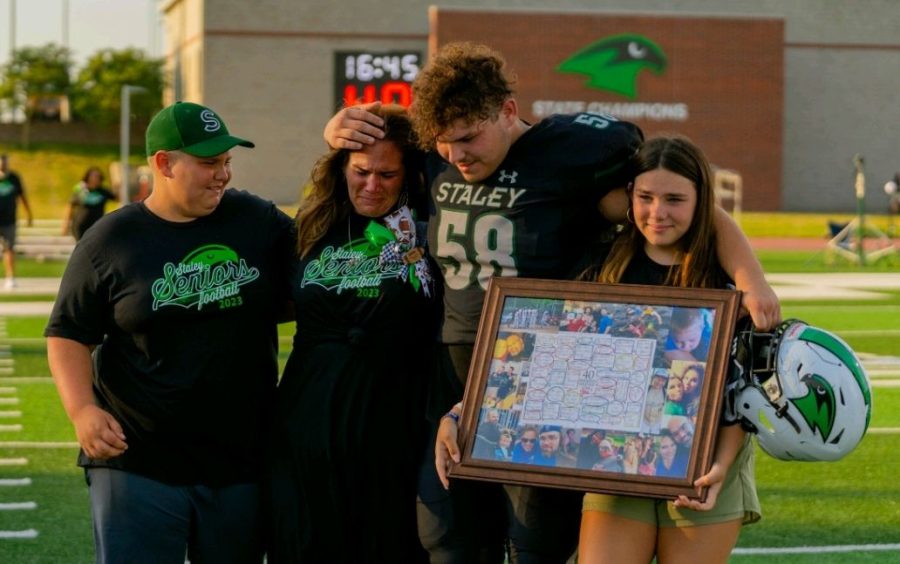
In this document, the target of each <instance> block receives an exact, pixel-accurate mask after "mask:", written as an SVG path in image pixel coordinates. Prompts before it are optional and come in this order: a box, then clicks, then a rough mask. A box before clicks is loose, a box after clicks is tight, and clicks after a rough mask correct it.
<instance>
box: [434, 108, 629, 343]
mask: <svg viewBox="0 0 900 564" xmlns="http://www.w3.org/2000/svg"><path fill="white" fill-rule="evenodd" d="M641 139H642V136H641V131H640V130H639V129H638V128H637V126H635V125H633V124H630V123H627V122H620V121H616V120H615V119H614V118H609V117H605V116H600V115H598V114H586V113H585V114H577V115H559V116H551V117H549V118H547V119H545V120H543V121H541V122H539V123H538V124H536V125H534V126H533V127H531V128H530V129H529V130H527V131H526V132H525V133H523V134H522V136H521V137H520V138H519V139H517V140H516V142H515V143H513V145H512V147H510V150H509V153H508V154H507V155H506V158H505V159H504V160H503V162H502V163H501V164H500V166H499V167H498V169H497V170H496V171H495V172H494V173H493V174H492V175H491V176H490V177H488V178H487V179H485V180H484V181H483V182H479V183H475V184H471V183H468V182H467V181H466V180H465V179H464V178H463V176H462V175H461V174H460V173H459V171H458V170H457V169H456V167H454V166H453V165H451V164H450V163H448V162H446V161H444V160H443V159H441V158H440V157H439V156H438V155H437V154H431V155H430V157H429V160H428V181H429V186H430V187H431V194H430V197H431V202H430V204H431V210H430V211H431V214H432V216H433V217H432V218H431V221H430V222H429V230H428V243H429V246H430V249H431V252H432V254H433V255H434V257H435V260H436V261H437V262H438V264H439V265H440V268H441V271H442V273H443V275H444V308H445V310H444V325H443V341H444V342H445V343H448V344H464V343H472V342H474V340H475V332H476V329H477V326H478V319H479V316H480V315H481V306H482V302H483V300H484V292H485V289H486V288H487V283H488V280H489V279H490V277H491V276H519V277H528V278H557V279H559V278H564V277H567V276H569V275H570V274H571V271H572V269H573V267H574V266H575V265H576V263H577V262H578V260H579V259H580V258H581V257H582V256H583V255H584V252H585V247H586V246H587V244H588V241H589V240H591V239H593V238H594V237H596V236H597V233H598V232H599V231H602V230H604V229H605V228H606V227H608V224H607V223H606V222H605V220H604V219H603V218H602V217H601V215H600V214H599V212H598V211H597V202H598V201H599V200H600V199H601V198H602V197H603V196H604V195H605V194H606V193H607V192H608V191H609V190H611V189H613V188H616V187H619V186H624V185H625V183H626V182H627V181H628V166H627V164H628V162H629V159H630V158H631V157H632V156H633V155H634V154H635V152H636V151H637V149H638V148H639V146H640V143H641Z"/></svg>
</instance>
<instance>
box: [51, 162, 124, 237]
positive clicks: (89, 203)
mask: <svg viewBox="0 0 900 564" xmlns="http://www.w3.org/2000/svg"><path fill="white" fill-rule="evenodd" d="M118 199H119V198H118V197H117V196H116V195H115V194H114V193H112V192H110V191H109V189H107V188H106V187H105V186H103V172H102V171H101V170H100V169H99V168H98V167H96V166H92V167H90V168H89V169H87V172H85V173H84V176H83V177H82V179H81V181H80V182H79V183H78V184H76V185H75V188H73V189H72V198H71V199H70V200H69V203H68V205H67V206H66V213H65V215H64V216H63V233H62V234H63V235H68V234H70V233H71V234H72V236H73V237H75V240H76V241H80V240H81V238H82V237H83V236H84V232H85V231H87V229H88V227H90V226H91V225H93V224H95V223H97V220H98V219H100V218H101V217H103V214H104V213H105V212H106V202H108V201H116V200H118Z"/></svg>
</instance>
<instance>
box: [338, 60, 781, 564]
mask: <svg viewBox="0 0 900 564" xmlns="http://www.w3.org/2000/svg"><path fill="white" fill-rule="evenodd" d="M413 94H414V103H413V107H412V109H411V113H412V118H413V124H414V126H415V128H416V133H417V134H418V135H419V140H420V143H421V144H422V145H423V147H424V148H426V149H428V150H429V159H428V170H427V173H428V178H427V181H428V185H429V186H430V192H431V200H432V204H433V206H432V210H431V217H430V218H429V230H428V245H429V250H430V252H431V253H432V255H434V257H435V259H436V260H437V262H438V263H439V265H440V266H441V270H442V272H443V275H444V285H445V288H444V308H445V309H444V324H443V330H442V340H443V344H444V346H443V347H442V350H443V353H444V358H443V359H442V360H441V364H440V366H441V370H439V372H440V374H439V376H438V377H437V381H436V383H435V386H434V389H432V391H431V393H432V397H433V398H435V402H434V403H435V404H437V407H438V408H441V409H444V410H445V409H447V408H448V407H450V405H452V402H453V401H457V400H458V399H459V398H460V397H462V389H463V386H464V383H465V379H466V377H467V374H468V368H469V362H470V360H471V356H472V346H473V343H474V340H475V333H476V330H477V326H478V320H479V316H480V313H481V307H482V302H483V297H484V292H485V289H486V287H487V282H488V279H489V278H490V277H491V276H520V277H529V278H551V279H554V278H555V279H561V278H567V277H571V276H573V275H574V274H576V273H575V272H573V270H574V269H575V267H576V265H577V264H578V262H579V260H580V259H581V258H582V257H583V256H584V254H585V253H586V251H587V249H588V248H589V246H590V243H591V242H592V241H594V240H595V238H596V237H597V234H598V232H600V231H602V230H604V229H605V227H607V226H609V224H610V221H620V220H623V219H624V216H625V210H626V208H627V200H626V198H625V193H624V190H623V189H621V187H623V186H624V184H625V182H627V179H628V174H627V173H628V171H627V163H628V161H629V159H630V158H631V156H632V155H633V154H634V153H635V152H636V151H637V149H638V148H639V146H640V144H641V142H642V135H641V132H640V130H639V129H638V128H637V127H636V126H634V125H633V124H629V123H626V122H621V121H618V120H616V119H615V118H612V117H610V116H605V115H599V114H588V113H583V114H577V115H565V116H551V117H549V118H546V119H544V120H542V121H541V122H539V123H537V124H534V125H531V124H528V123H526V122H525V121H523V120H521V119H520V118H519V114H518V105H517V103H516V100H515V98H514V96H513V90H512V87H511V80H510V79H509V78H508V76H507V75H506V73H505V69H504V61H503V58H502V56H501V55H500V54H499V53H497V52H495V51H493V50H491V49H490V48H488V47H486V46H483V45H474V44H468V43H455V44H448V45H446V46H444V47H442V48H441V49H440V51H439V52H438V53H437V54H436V56H435V57H433V58H432V59H431V61H430V62H429V63H428V65H427V66H426V67H425V68H424V69H423V70H422V72H421V73H420V74H419V76H418V77H417V78H416V80H415V82H414V84H413ZM369 107H370V106H365V105H364V106H357V107H352V108H346V109H344V110H341V111H340V112H338V114H336V115H335V116H334V117H333V118H332V119H331V120H330V121H329V123H328V125H327V126H326V129H325V139H326V141H327V142H328V143H329V144H330V145H332V146H334V147H345V148H349V149H355V148H359V147H360V146H361V145H362V144H363V143H371V142H372V141H373V139H375V138H380V137H381V135H382V133H381V130H380V129H379V126H380V120H379V119H378V118H377V116H374V115H372V114H371V113H369V112H368V111H367V110H368V108H369ZM598 208H599V212H598ZM720 216H721V217H720V221H719V222H718V223H719V227H720V231H721V238H720V239H721V240H720V243H719V249H720V252H719V254H720V255H722V256H724V257H725V260H722V262H723V264H724V266H725V267H726V269H727V270H728V271H729V272H730V273H731V274H732V275H733V277H734V279H735V280H736V281H737V283H738V287H739V288H741V289H744V290H745V291H746V290H749V293H748V294H747V295H746V296H745V305H746V306H747V307H748V309H750V311H751V314H753V315H754V319H755V320H756V321H757V324H758V325H759V326H771V325H772V324H774V322H775V321H777V319H778V318H779V317H780V312H779V308H778V302H777V299H775V296H774V293H772V291H771V289H770V288H769V287H768V285H767V284H766V283H765V279H764V277H763V275H762V270H761V268H760V267H759V263H758V262H757V261H756V258H755V256H754V255H753V253H752V250H751V249H750V247H749V244H748V243H747V241H746V239H745V238H744V237H743V235H742V234H741V233H740V230H739V229H738V228H737V227H736V226H735V225H734V223H733V222H731V221H730V219H729V218H728V217H727V215H725V214H724V212H722V213H720ZM725 249H727V252H723V250H725ZM448 390H449V391H448ZM444 421H451V420H449V419H445V420H444ZM448 424H449V423H448ZM454 438H455V431H454ZM447 448H448V446H447V445H445V444H443V443H442V444H438V445H437V447H436V450H437V456H438V458H439V459H438V461H437V463H438V467H439V471H440V476H438V475H436V474H435V470H434V468H429V464H428V463H427V462H426V464H425V465H424V466H423V474H422V478H421V481H420V498H421V503H420V507H419V509H420V513H419V516H420V521H419V527H420V531H419V533H420V538H421V540H422V542H423V545H424V546H425V548H426V549H428V550H429V552H430V553H431V556H432V561H433V562H500V561H502V558H503V556H502V553H503V542H504V540H503V538H502V537H503V534H504V531H503V530H502V528H503V527H504V526H505V527H506V530H505V534H506V536H507V538H508V541H509V544H510V547H509V552H510V558H511V561H513V562H564V561H565V560H566V559H567V558H568V557H569V555H571V553H572V552H573V550H574V548H575V545H576V544H577V536H578V523H579V520H580V516H581V515H580V510H581V499H582V496H581V494H579V493H577V492H567V491H560V490H555V491H551V490H546V489H543V488H530V487H521V486H510V485H506V486H503V488H502V490H500V488H498V487H497V486H495V485H493V484H487V483H478V482H472V481H458V482H455V483H454V484H453V487H452V489H449V490H444V488H443V487H442V486H441V484H440V483H439V482H438V480H441V481H442V482H443V485H444V486H445V487H446V485H447V481H446V476H445V468H446V464H447V463H448V462H449V458H450V453H449V452H448V450H447ZM456 456H458V455H456ZM504 511H505V513H506V515H505V516H504V515H503V512H504ZM498 515H499V516H498ZM498 525H499V527H498ZM498 528H500V529H501V530H500V531H498Z"/></svg>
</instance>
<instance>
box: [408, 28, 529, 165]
mask: <svg viewBox="0 0 900 564" xmlns="http://www.w3.org/2000/svg"><path fill="white" fill-rule="evenodd" d="M505 67H506V61H505V60H504V58H503V56H502V55H501V54H500V53H498V52H497V51H495V50H493V49H491V48H490V47H488V46H487V45H481V44H476V43H467V42H457V43H448V44H447V45H445V46H443V47H442V48H441V49H440V50H439V51H438V52H437V54H435V56H434V58H433V59H431V61H430V62H429V63H428V64H427V65H426V66H425V68H424V69H422V71H421V72H420V73H419V75H418V76H417V77H416V79H415V80H414V81H413V85H412V90H413V103H412V106H411V107H410V115H411V117H412V120H413V127H414V128H415V131H416V134H417V135H418V136H419V143H420V145H421V147H422V148H423V149H425V150H430V149H433V148H434V146H435V138H436V137H437V136H438V135H440V134H441V133H442V132H443V131H446V130H447V129H448V128H449V127H450V126H451V125H452V124H453V122H454V121H456V120H458V119H463V120H465V121H466V122H467V123H475V122H478V121H481V120H485V119H489V118H495V117H497V115H498V113H499V111H500V107H501V106H502V105H503V102H505V101H506V100H507V99H508V98H509V97H510V96H512V94H513V89H512V84H513V82H514V80H515V77H514V76H512V75H511V74H509V73H507V71H506V69H505Z"/></svg>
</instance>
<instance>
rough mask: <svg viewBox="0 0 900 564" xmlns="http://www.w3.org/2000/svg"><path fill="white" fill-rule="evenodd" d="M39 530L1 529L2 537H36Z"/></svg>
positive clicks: (0, 536) (0, 535) (0, 534)
mask: <svg viewBox="0 0 900 564" xmlns="http://www.w3.org/2000/svg"><path fill="white" fill-rule="evenodd" d="M37 536H38V532H37V531H35V530H34V529H25V530H24V531H0V539H36V538H37Z"/></svg>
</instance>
